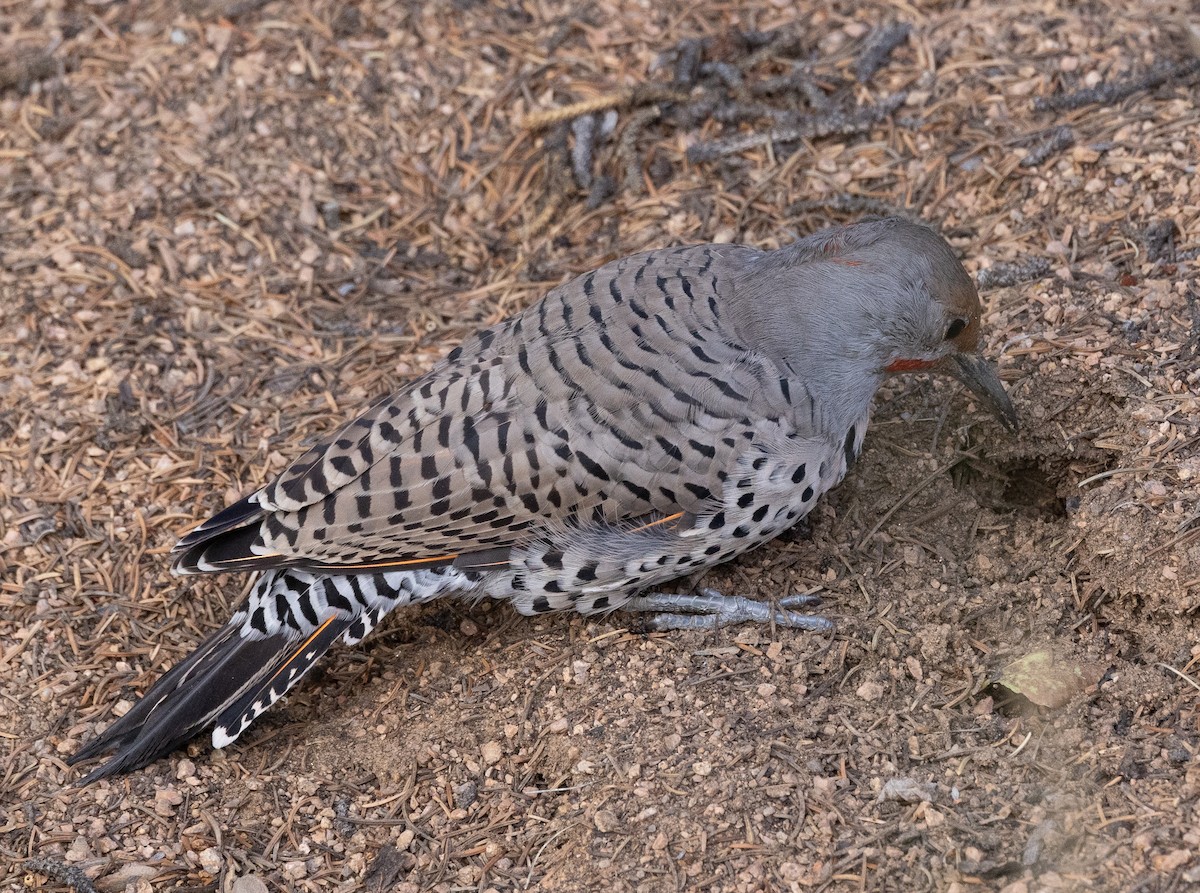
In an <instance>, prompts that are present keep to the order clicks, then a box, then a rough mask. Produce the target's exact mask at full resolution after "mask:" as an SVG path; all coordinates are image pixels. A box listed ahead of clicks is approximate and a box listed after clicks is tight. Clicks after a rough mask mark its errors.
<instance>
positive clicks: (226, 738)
mask: <svg viewBox="0 0 1200 893" xmlns="http://www.w3.org/2000/svg"><path fill="white" fill-rule="evenodd" d="M979 346H980V303H979V296H978V294H977V292H976V290H975V287H974V285H973V283H972V281H971V279H970V277H969V276H968V275H967V273H966V271H965V270H964V269H963V267H962V265H961V264H960V263H959V261H958V259H957V258H956V257H955V254H954V252H953V250H952V249H951V248H950V246H949V245H947V244H946V242H945V241H944V240H943V239H942V238H941V237H940V236H938V235H937V234H935V233H934V232H932V231H931V230H929V229H926V228H925V227H922V226H919V225H916V224H913V223H910V222H907V221H904V220H901V219H897V218H891V219H885V220H876V221H871V222H864V223H859V224H856V225H852V226H847V227H842V228H837V229H830V230H826V231H823V232H820V233H817V234H816V235H813V236H810V237H808V238H806V239H802V240H801V241H798V242H796V243H794V244H792V245H790V246H788V247H785V248H781V249H779V250H776V251H759V250H756V249H754V248H749V247H746V246H741V245H698V246H693V247H685V248H672V249H666V250H661V251H650V252H646V253H643V254H637V255H633V256H631V257H626V258H623V259H621V260H617V261H614V262H612V263H609V264H606V265H605V266H603V267H601V268H600V269H598V270H595V271H593V272H590V273H587V274H585V275H583V276H580V277H579V278H577V279H575V280H573V281H571V282H569V283H567V284H566V285H563V286H561V287H559V288H556V289H554V290H553V291H551V292H550V293H549V294H547V295H546V296H545V297H544V298H543V299H542V300H541V301H539V302H538V303H536V304H534V305H533V306H531V307H530V308H529V309H527V310H526V311H524V312H523V313H520V314H518V315H517V316H514V317H511V318H509V319H507V320H505V321H503V322H501V323H499V324H497V325H494V326H492V327H491V328H488V329H485V330H483V331H481V332H479V333H478V334H476V335H475V336H473V337H471V338H469V339H468V340H467V341H465V342H464V343H463V344H462V345H461V346H460V347H458V348H456V349H455V350H453V351H451V353H450V354H449V355H448V356H447V357H446V359H445V360H444V361H442V362H441V363H439V364H438V365H437V366H435V367H434V368H433V369H431V370H430V371H429V372H428V373H426V374H425V375H423V376H421V377H420V378H418V379H416V380H414V381H412V382H410V383H408V384H407V385H405V386H404V387H403V388H401V389H400V391H399V392H397V393H396V394H394V395H391V396H388V397H386V398H385V399H383V400H381V401H379V402H378V403H376V404H375V405H374V406H372V407H371V408H370V409H368V410H367V411H366V412H365V413H364V414H363V415H361V416H360V417H358V418H357V419H355V420H354V421H352V422H350V423H349V424H347V425H346V426H345V427H343V428H342V429H341V430H339V431H338V432H337V433H336V434H335V435H333V436H332V437H330V438H329V439H327V440H326V441H324V442H323V443H320V444H318V445H317V446H315V447H313V448H312V449H310V450H309V451H308V452H306V453H305V454H304V455H303V456H301V457H300V458H299V459H298V460H297V461H296V462H295V463H294V464H293V465H291V467H289V468H288V469H287V470H286V471H285V472H283V474H281V475H280V476H279V477H278V478H276V479H275V480H274V481H272V482H271V483H269V484H267V485H266V486H265V487H263V488H261V489H260V490H257V491H255V492H254V493H251V494H250V495H249V496H247V497H245V498H244V499H242V500H241V501H239V502H237V503H235V504H234V505H232V506H230V507H228V508H226V509H225V510H224V511H222V512H220V513H219V514H217V515H216V516H214V517H213V518H212V519H210V520H209V521H206V522H205V523H204V524H202V525H200V526H199V527H197V528H196V529H195V530H193V531H192V532H190V533H189V534H187V535H186V536H185V537H184V538H183V539H182V540H180V542H179V543H178V545H176V546H175V550H174V556H175V557H174V565H173V568H172V570H173V571H174V572H175V573H177V574H197V573H221V572H226V571H257V572H259V577H258V579H257V581H256V583H255V584H254V586H253V587H252V589H251V591H250V594H249V595H248V596H247V597H246V599H245V600H244V601H243V602H242V603H241V605H240V606H239V607H238V609H237V611H236V612H235V613H234V614H233V616H232V617H231V618H230V620H229V621H228V622H227V623H226V624H225V625H224V626H223V627H221V628H220V629H218V630H217V631H216V632H214V633H213V634H212V635H211V636H210V637H209V638H208V639H206V640H205V641H204V642H203V643H201V644H200V646H199V647H198V648H197V649H196V650H195V651H194V652H193V653H192V654H191V655H190V656H189V657H187V658H185V659H184V660H183V661H181V662H180V663H179V664H177V665H176V666H175V667H174V668H173V669H171V670H170V671H168V672H167V673H166V674H165V675H164V676H162V677H161V678H160V679H159V680H158V681H157V682H156V683H155V684H154V685H153V686H152V687H151V688H150V690H149V692H147V694H146V695H145V696H144V697H143V698H142V699H141V700H140V701H139V702H138V703H137V704H136V705H134V707H133V708H132V709H131V710H129V712H127V713H126V714H125V715H124V716H122V717H120V718H119V719H117V720H116V721H114V722H113V723H112V724H111V725H110V726H109V727H108V728H107V730H105V732H104V733H103V734H101V735H99V736H98V737H97V738H95V739H93V740H92V741H90V742H89V743H88V744H86V745H85V746H84V747H83V748H82V749H80V750H79V752H78V753H76V754H75V755H74V756H73V757H72V758H71V762H72V763H74V762H76V761H80V760H85V759H89V758H92V757H95V756H98V755H100V754H103V753H106V752H110V751H111V752H113V753H112V756H111V757H110V759H109V760H108V762H106V763H104V764H103V765H101V766H100V767H99V768H97V769H95V770H94V771H93V772H92V773H91V774H90V775H88V776H87V777H86V778H85V779H84V782H85V783H86V782H90V781H92V780H95V779H98V778H103V777H105V776H108V775H111V774H114V773H117V772H122V771H126V770H129V769H134V768H137V767H139V766H143V765H145V764H147V763H149V762H151V761H153V760H155V759H157V758H158V757H159V756H162V755H163V754H166V753H168V752H170V751H171V750H173V749H175V748H176V747H178V746H180V745H181V744H183V743H184V742H186V741H188V740H189V739H190V738H192V737H193V736H195V735H196V734H198V733H199V732H201V731H202V730H204V729H205V728H207V727H209V726H211V727H212V728H213V731H212V742H213V745H214V746H215V747H223V746H225V745H227V744H229V743H230V742H232V741H234V740H235V739H236V738H237V737H238V736H239V735H241V734H242V732H244V731H245V730H246V728H247V727H248V726H249V725H250V724H251V723H252V722H253V721H254V720H255V719H256V718H257V717H258V716H259V715H261V714H262V713H263V712H264V711H266V710H267V709H268V708H269V707H270V706H271V705H272V704H274V703H275V701H277V700H278V699H279V698H280V697H282V696H283V695H284V694H285V693H286V692H287V691H288V690H289V689H290V688H291V687H292V686H293V685H295V684H296V682H297V681H298V680H299V679H300V678H301V677H302V676H303V675H304V673H305V672H306V671H307V670H308V669H309V668H310V667H312V666H313V664H314V663H315V662H316V661H317V660H318V659H319V658H320V657H321V655H322V654H324V653H325V651H326V650H327V649H328V648H329V647H330V646H331V645H332V644H333V643H334V642H335V641H337V640H339V639H340V640H342V641H343V642H345V643H347V644H354V643H357V642H359V641H361V640H362V639H363V637H364V636H366V635H367V634H368V633H369V632H370V631H371V630H372V629H373V628H374V627H375V626H376V625H377V624H378V623H379V622H380V620H381V619H382V618H383V617H384V615H386V614H387V613H388V612H389V611H391V610H393V609H394V608H396V607H398V606H401V605H410V604H417V603H421V602H426V601H429V600H431V599H435V598H440V597H445V596H450V597H455V598H463V599H468V600H474V599H479V598H484V597H487V598H494V599H500V600H504V601H508V602H511V603H512V604H513V605H514V606H515V607H516V609H517V610H518V611H520V612H521V613H524V614H538V613H543V612H547V611H567V610H574V611H579V612H580V613H583V614H594V613H597V612H605V611H611V610H613V609H616V608H624V609H627V610H643V611H654V612H665V613H660V614H658V615H657V616H655V617H653V618H651V620H650V624H651V625H652V626H654V627H656V628H660V629H665V628H672V627H692V628H701V627H711V626H716V625H719V624H721V623H727V622H735V621H747V620H753V621H766V622H774V623H776V624H779V625H782V626H792V627H800V628H805V629H810V630H825V629H828V628H829V625H830V624H829V622H828V621H826V620H824V619H823V618H819V617H813V616H809V615H805V614H801V613H797V612H795V611H792V610H790V609H791V608H794V607H798V606H799V605H801V604H804V603H805V602H804V599H803V598H792V599H784V600H783V601H782V602H780V603H779V605H778V606H777V607H773V606H769V605H767V604H764V603H761V602H756V601H752V600H749V599H745V598H739V597H736V596H728V597H726V596H722V595H720V594H718V593H714V592H712V591H709V590H702V591H701V592H700V593H699V594H692V595H688V594H680V595H667V594H663V593H658V592H655V591H654V587H656V586H659V585H661V584H663V583H666V582H668V581H670V580H672V579H674V578H676V577H680V576H684V575H687V574H690V573H692V572H694V571H696V570H698V569H701V568H705V567H708V566H710V565H714V564H717V563H718V562H722V561H726V560H728V559H730V558H733V557H734V556H735V555H738V554H740V553H742V552H744V551H746V550H747V549H750V548H752V547H754V546H756V545H758V544H760V543H763V542H765V541H766V540H769V539H771V538H772V537H774V536H776V535H777V534H779V533H780V532H782V531H784V530H786V529H787V528H789V527H791V526H792V525H793V524H795V523H796V522H797V521H798V520H800V519H801V518H803V517H804V516H805V515H806V514H807V513H808V512H809V511H810V510H811V509H812V507H813V504H814V503H815V502H816V500H817V498H818V497H819V496H820V495H821V494H822V493H824V492H825V491H826V490H828V489H829V488H830V487H832V486H834V485H835V484H837V483H838V482H839V481H840V480H841V479H842V477H843V476H844V475H845V473H846V471H847V468H848V467H849V466H850V464H851V463H852V462H853V461H854V458H855V457H856V456H857V454H858V452H859V450H860V448H861V446H862V442H863V435H864V434H865V433H866V430H867V420H868V413H869V410H870V404H871V400H872V397H873V396H874V394H875V391H876V389H877V388H878V387H879V385H880V383H881V382H882V381H883V380H884V379H885V378H886V377H887V376H889V375H892V374H896V373H907V372H915V371H932V372H942V373H947V374H949V375H952V376H954V377H956V378H957V379H958V380H959V381H961V382H962V383H963V384H965V385H966V386H967V387H968V388H969V389H970V390H971V391H973V392H974V393H975V394H976V395H977V396H978V397H979V398H980V399H981V401H982V403H983V404H984V405H986V406H987V407H988V408H989V409H990V410H991V411H992V412H993V413H995V414H996V415H997V416H998V418H999V420H1000V421H1001V422H1002V423H1003V424H1004V425H1005V426H1006V427H1008V428H1010V429H1014V430H1015V428H1016V413H1015V411H1014V409H1013V406H1012V403H1011V402H1010V401H1009V398H1008V396H1007V394H1006V393H1005V391H1004V388H1003V387H1002V386H1001V384H1000V380H999V378H998V376H997V374H996V371H995V368H994V367H993V366H992V365H991V364H990V363H988V362H987V361H986V360H984V359H983V358H982V357H981V356H980V355H979V353H978V350H979Z"/></svg>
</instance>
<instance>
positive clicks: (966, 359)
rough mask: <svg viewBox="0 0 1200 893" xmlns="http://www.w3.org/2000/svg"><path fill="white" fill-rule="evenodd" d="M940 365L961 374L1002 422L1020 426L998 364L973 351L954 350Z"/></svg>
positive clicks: (959, 376)
mask: <svg viewBox="0 0 1200 893" xmlns="http://www.w3.org/2000/svg"><path fill="white" fill-rule="evenodd" d="M939 365H940V366H941V371H943V372H945V373H947V374H948V375H952V376H954V377H955V378H957V379H958V380H959V381H961V382H962V383H963V384H964V385H966V386H967V388H968V389H969V390H970V391H971V393H972V394H974V395H975V396H977V397H978V398H979V399H980V400H982V401H983V404H984V405H985V406H986V407H987V408H988V409H990V410H991V411H992V415H994V416H995V417H996V418H997V419H999V420H1000V424H1001V425H1003V426H1004V427H1005V428H1007V429H1008V430H1009V431H1016V430H1017V410H1016V409H1015V408H1014V407H1013V404H1012V400H1010V399H1009V397H1008V392H1007V391H1005V390H1004V385H1002V384H1001V383H1000V374H999V372H997V371H996V367H995V366H994V365H992V364H991V363H989V362H988V361H987V360H985V359H984V358H983V357H981V356H979V355H978V354H973V353H956V354H953V355H951V356H949V357H947V358H946V359H945V361H943V362H942V363H940V364H939Z"/></svg>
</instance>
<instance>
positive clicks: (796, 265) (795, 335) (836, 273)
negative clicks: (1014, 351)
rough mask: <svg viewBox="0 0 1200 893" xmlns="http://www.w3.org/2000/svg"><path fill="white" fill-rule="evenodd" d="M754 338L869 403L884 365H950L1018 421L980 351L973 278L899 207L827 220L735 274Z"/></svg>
mask: <svg viewBox="0 0 1200 893" xmlns="http://www.w3.org/2000/svg"><path fill="white" fill-rule="evenodd" d="M735 291H736V300H735V311H736V313H737V315H738V317H739V328H740V329H741V330H742V331H743V332H744V333H746V336H747V340H748V341H749V342H750V343H749V346H752V347H754V348H755V349H757V350H760V351H763V352H765V353H767V354H768V356H770V357H771V358H772V359H773V360H775V361H776V362H777V363H778V364H780V366H781V368H783V369H785V370H787V369H791V370H794V371H795V373H796V375H797V377H798V378H801V379H803V380H804V381H806V382H808V383H810V384H813V385H815V387H816V388H817V389H818V390H824V391H825V392H826V393H825V394H823V395H821V396H823V398H824V401H825V402H830V401H832V402H834V403H837V404H843V403H844V404H848V407H847V411H851V409H859V410H860V411H862V412H865V411H866V407H867V405H868V404H869V403H870V400H871V397H872V396H873V395H874V393H875V390H876V388H877V387H878V386H879V383H880V382H881V381H882V380H883V378H884V377H885V376H887V375H892V374H897V373H906V372H918V371H931V372H941V373H945V374H948V375H952V376H954V377H955V378H957V379H958V380H959V381H961V382H962V383H963V384H965V385H966V386H967V387H968V388H970V389H971V391H973V392H974V393H975V394H976V395H977V396H979V397H980V398H981V400H982V401H983V402H984V403H985V404H986V405H987V407H988V408H989V409H990V410H991V411H992V412H993V413H994V414H995V415H996V416H997V418H998V419H999V420H1000V421H1001V422H1002V423H1003V424H1004V425H1005V426H1006V427H1008V428H1010V429H1012V430H1015V429H1016V424H1017V417H1016V411H1015V410H1014V409H1013V406H1012V403H1011V401H1010V400H1009V398H1008V395H1007V394H1006V393H1005V391H1004V388H1003V386H1002V385H1001V384H1000V379H999V377H998V375H997V373H996V369H995V367H994V366H993V365H992V364H990V363H989V362H988V361H987V360H985V359H984V358H983V357H981V356H980V354H979V347H980V341H981V332H980V316H981V306H980V303H979V294H978V292H977V291H976V290H975V284H974V283H973V282H972V281H971V277H970V276H969V275H967V272H966V270H964V269H963V266H962V264H961V263H959V261H958V258H957V257H956V256H955V254H954V251H953V249H952V248H951V247H950V246H949V245H948V244H947V243H946V241H945V239H943V238H942V237H941V236H939V235H938V234H937V233H935V232H933V231H932V230H931V229H928V228H927V227H924V226H921V225H919V224H916V223H911V222H909V221H907V220H904V219H902V218H898V217H890V218H886V219H883V220H874V221H870V222H866V223H859V224H854V225H852V226H846V227H839V228H836V229H829V230H824V231H822V232H819V233H816V234H814V235H812V236H809V237H808V238H806V239H802V240H800V241H799V242H796V243H794V244H792V245H789V246H787V247H785V248H781V249H779V250H778V251H773V252H770V253H767V254H764V255H762V256H761V257H760V258H759V259H758V260H757V261H756V262H755V263H753V264H751V265H750V266H749V267H748V269H747V271H746V275H745V276H744V277H743V278H741V279H740V280H739V281H738V283H737V284H736V289H735Z"/></svg>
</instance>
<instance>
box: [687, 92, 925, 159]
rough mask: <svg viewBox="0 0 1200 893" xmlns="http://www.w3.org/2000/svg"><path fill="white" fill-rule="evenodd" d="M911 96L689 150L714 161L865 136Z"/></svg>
mask: <svg viewBox="0 0 1200 893" xmlns="http://www.w3.org/2000/svg"><path fill="white" fill-rule="evenodd" d="M907 97H908V94H907V93H906V92H904V91H901V92H899V93H893V94H892V95H891V96H887V97H884V98H883V99H882V100H880V101H879V102H877V103H875V104H874V105H866V106H861V107H859V108H856V109H853V110H851V111H845V110H842V109H835V110H833V111H830V112H827V113H825V114H823V115H818V116H815V117H812V118H810V119H808V120H807V121H803V122H801V123H799V124H796V125H794V126H791V127H775V128H772V129H771V130H768V131H766V132H765V133H747V134H742V135H738V136H732V137H726V138H725V139H718V140H712V141H710V142H707V143H697V144H696V145H694V146H692V147H691V148H690V149H688V152H687V156H688V160H689V161H691V162H698V161H712V160H714V159H717V158H723V157H725V156H726V155H736V154H737V153H738V152H742V151H745V150H746V149H753V148H757V147H758V146H765V145H767V144H768V143H787V142H795V141H796V140H802V139H813V138H819V137H825V136H833V135H838V136H849V135H851V134H855V133H862V132H863V131H864V130H869V129H870V128H871V127H873V126H875V125H876V124H878V123H879V122H880V121H883V120H885V119H887V118H888V117H890V116H891V114H892V113H893V112H895V111H896V109H898V108H900V106H901V105H903V104H904V100H905V99H906V98H907Z"/></svg>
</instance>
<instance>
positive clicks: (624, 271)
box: [175, 246, 779, 573]
mask: <svg viewBox="0 0 1200 893" xmlns="http://www.w3.org/2000/svg"><path fill="white" fill-rule="evenodd" d="M722 250H723V249H722V248H719V247H718V248H714V247H712V246H700V247H699V248H691V249H675V250H673V251H669V252H653V253H650V254H646V255H638V256H634V257H630V258H625V259H624V260H622V261H618V262H614V263H613V264H609V265H608V266H606V267H603V268H601V269H600V270H597V271H596V272H594V273H590V274H588V275H586V276H584V277H581V278H580V279H577V280H575V281H573V282H571V283H568V284H567V285H565V286H563V287H561V288H559V289H555V290H554V291H552V292H551V293H550V294H549V295H548V296H547V297H546V299H544V300H543V301H542V302H540V303H539V304H537V305H535V306H534V307H532V308H530V309H529V310H528V311H526V312H525V313H523V314H522V315H520V316H518V317H515V318H513V319H511V320H509V321H507V322H505V323H501V324H500V325H498V326H495V327H493V328H491V329H488V330H485V331H484V332H481V333H480V334H478V335H476V336H474V337H473V338H471V339H468V341H467V342H465V343H464V344H463V346H462V347H461V348H459V349H458V350H456V351H455V352H453V353H452V354H451V355H450V356H449V357H448V358H447V360H446V361H444V362H443V363H441V364H440V365H439V366H437V367H436V368H435V369H433V370H432V371H431V372H429V373H428V374H427V375H425V376H423V377H422V378H420V379H418V380H416V381H415V382H413V383H411V384H410V385H408V386H407V387H405V388H404V389H402V390H401V391H400V392H399V393H398V394H396V395H395V396H393V397H390V398H388V399H385V400H383V401H381V402H379V403H377V404H375V405H374V406H373V407H372V408H371V409H369V410H368V411H367V412H366V413H365V414H363V415H362V416H361V417H359V418H358V419H356V420H354V421H353V422H351V423H350V424H348V425H347V426H345V427H344V428H343V429H342V430H341V431H339V432H338V433H337V434H336V435H334V436H333V437H331V438H329V439H327V440H326V441H324V442H323V443H321V444H319V445H318V446H316V447H314V448H312V449H310V450H309V451H308V452H307V453H305V454H304V456H302V457H301V459H300V460H298V461H297V462H296V463H294V464H293V465H292V466H291V467H290V468H289V469H288V470H287V471H285V472H284V473H283V474H282V475H280V477H279V478H278V479H277V480H275V481H274V482H273V483H271V484H270V485H268V486H266V487H264V488H263V489H262V490H260V491H258V492H257V493H254V494H252V495H251V496H249V497H247V498H246V499H243V500H242V501H241V502H239V503H237V504H235V505H234V506H231V507H230V508H228V509H226V510H225V511H223V512H221V513H219V514H218V515H216V516H215V517H214V518H213V519H212V520H210V521H209V522H207V523H206V524H205V525H202V526H201V527H199V528H197V529H196V530H195V531H193V532H192V533H190V534H188V535H187V536H186V537H184V539H183V540H181V541H180V543H179V545H178V546H177V547H176V559H175V568H176V570H177V571H178V572H184V573H187V572H213V571H228V570H251V569H262V568H269V567H280V566H294V567H301V568H307V569H312V570H320V571H333V570H337V571H383V570H392V569H411V570H416V569H420V568H426V567H435V566H442V565H447V564H456V565H457V566H459V567H484V566H488V565H489V564H499V563H502V562H504V561H505V560H506V556H507V553H508V550H509V549H510V548H511V547H512V546H514V545H515V544H518V543H520V542H522V541H524V540H526V539H528V538H529V537H530V536H531V535H532V534H533V533H534V532H535V531H536V530H537V529H538V528H539V527H541V526H543V525H545V524H547V523H559V522H562V521H563V520H565V519H572V520H579V521H581V522H587V521H589V520H591V519H593V518H598V519H603V520H604V521H605V522H607V523H625V522H634V523H635V524H641V523H650V522H651V521H654V520H656V519H659V518H662V517H667V516H671V515H677V514H680V513H683V514H684V515H689V516H690V515H697V514H700V513H703V512H704V511H705V510H707V509H709V508H711V505H712V503H713V500H714V499H715V498H718V496H719V493H720V491H721V479H722V474H723V473H724V471H725V470H727V469H729V468H732V467H733V466H735V465H736V463H737V460H738V457H739V456H740V455H742V454H743V453H744V452H745V450H746V449H747V448H748V447H749V446H750V444H751V442H752V441H753V437H754V430H755V426H754V423H753V422H751V421H749V420H750V419H754V418H761V417H762V415H763V407H762V406H761V405H759V403H760V402H761V401H762V400H763V399H764V397H763V393H764V389H765V391H768V392H772V393H774V391H778V389H779V385H778V380H777V379H776V380H774V381H771V380H770V379H771V372H770V371H769V370H767V371H765V372H764V368H763V367H762V365H761V364H758V363H756V362H755V361H754V358H753V357H751V356H749V355H748V354H747V353H746V351H745V350H744V349H742V348H740V347H738V346H737V345H736V344H732V343H730V341H729V339H727V338H721V337H716V336H715V335H714V334H713V332H712V331H709V332H708V334H707V335H706V328H705V327H706V326H707V327H708V329H709V330H712V329H713V328H714V326H717V323H716V320H715V319H714V316H713V314H714V309H713V308H714V306H716V307H717V311H716V312H717V313H718V314H719V298H720V293H721V283H720V281H719V277H718V276H717V272H718V271H719V270H720V269H721V266H722V261H723V257H724V256H723V255H722V253H721V252H722ZM717 328H718V329H719V326H717ZM764 376H765V377H766V379H767V380H766V381H765V383H764V380H763V379H764ZM772 388H774V391H772ZM776 396H778V395H777V394H776Z"/></svg>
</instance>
